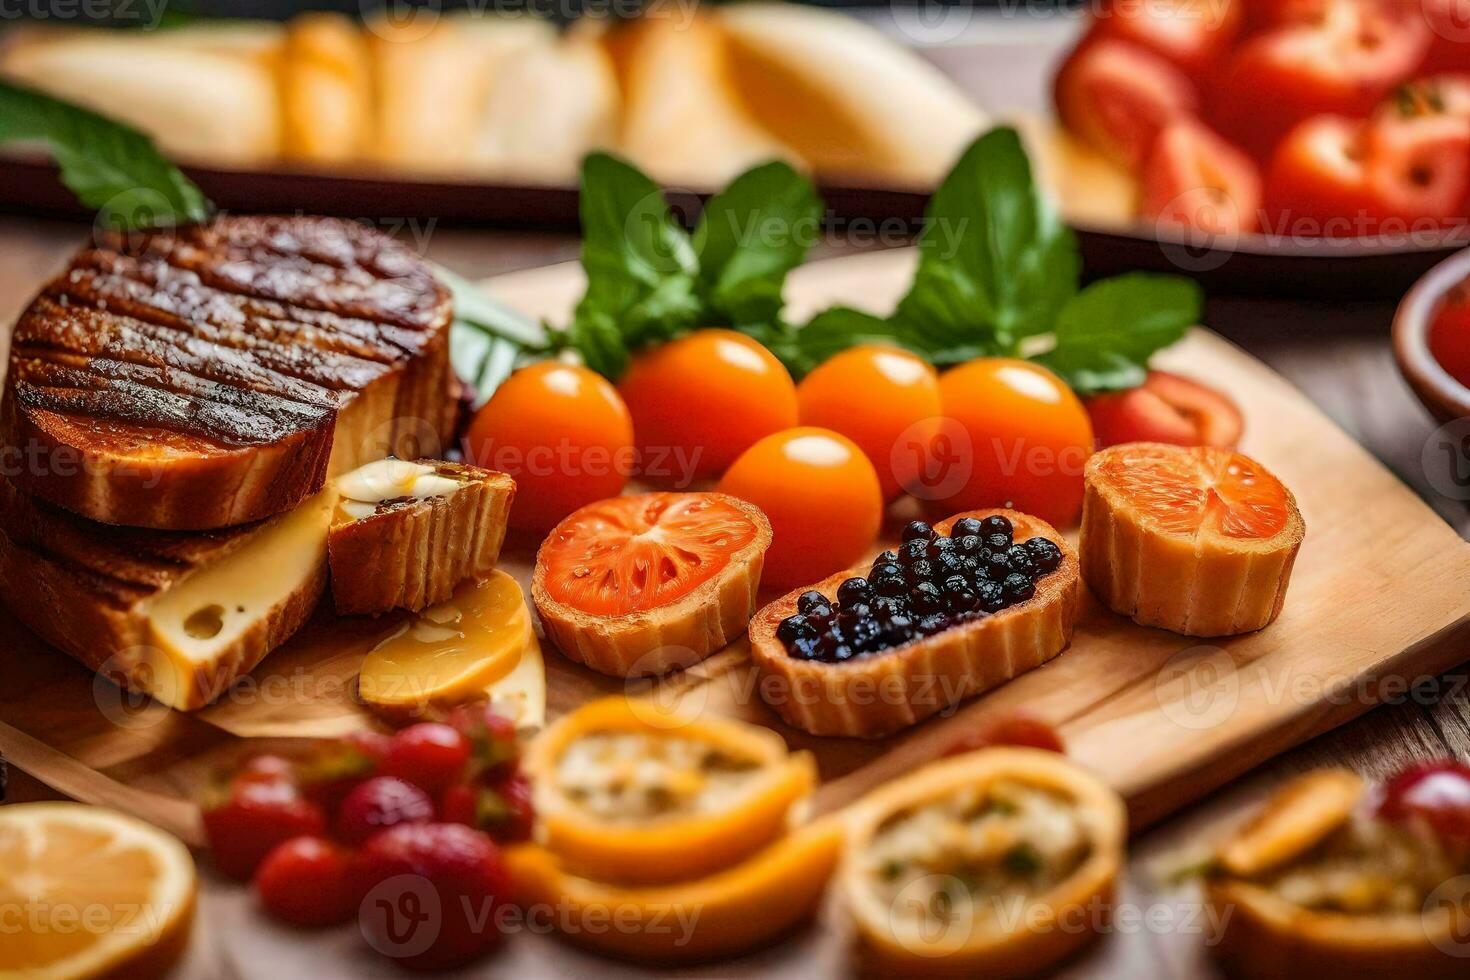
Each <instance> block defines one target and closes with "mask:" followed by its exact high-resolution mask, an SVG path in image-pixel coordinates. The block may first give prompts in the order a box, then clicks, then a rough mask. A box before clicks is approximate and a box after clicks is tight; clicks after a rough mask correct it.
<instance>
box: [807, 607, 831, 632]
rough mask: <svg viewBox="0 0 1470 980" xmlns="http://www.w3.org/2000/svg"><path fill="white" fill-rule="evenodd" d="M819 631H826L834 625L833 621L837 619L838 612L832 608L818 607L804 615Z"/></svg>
mask: <svg viewBox="0 0 1470 980" xmlns="http://www.w3.org/2000/svg"><path fill="white" fill-rule="evenodd" d="M802 615H804V616H805V617H806V618H807V622H809V623H811V624H812V625H813V626H815V627H816V628H817V629H818V630H824V629H826V628H827V627H829V626H831V625H832V620H833V619H835V618H836V617H837V610H835V609H833V608H832V607H831V606H817V607H815V608H814V609H812V611H811V612H809V613H802Z"/></svg>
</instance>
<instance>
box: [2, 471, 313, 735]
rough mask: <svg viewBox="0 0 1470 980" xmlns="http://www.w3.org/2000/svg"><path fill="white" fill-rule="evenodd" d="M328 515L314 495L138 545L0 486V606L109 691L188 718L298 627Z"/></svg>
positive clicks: (141, 535) (307, 608) (132, 532)
mask: <svg viewBox="0 0 1470 980" xmlns="http://www.w3.org/2000/svg"><path fill="white" fill-rule="evenodd" d="M334 502H335V498H334V497H333V496H332V492H331V491H330V490H328V491H323V492H322V493H321V494H319V495H318V496H316V497H313V498H311V499H310V500H309V501H307V502H306V503H304V504H302V505H301V506H300V507H299V508H297V509H296V510H295V511H292V512H291V513H290V514H285V515H282V516H281V517H278V518H274V519H272V520H269V521H265V522H262V523H258V524H253V525H249V526H247V527H240V528H234V529H230V530H225V531H215V532H209V533H186V532H177V531H172V532H169V531H147V530H140V529H134V528H119V527H109V526H106V525H101V524H95V523H92V522H90V521H86V520H83V519H82V518H79V517H77V516H76V515H74V514H70V513H68V512H66V511H64V510H62V509H60V508H58V507H55V506H52V505H50V504H47V503H45V502H44V501H38V500H35V499H34V498H31V497H29V496H27V495H26V494H24V493H23V492H21V491H20V490H18V489H17V488H16V487H15V485H14V484H13V483H11V482H10V481H9V480H4V479H0V595H3V597H4V600H5V603H6V605H7V606H8V607H9V608H10V610H11V612H12V613H13V614H14V615H15V616H16V618H17V619H19V620H20V621H21V622H23V623H24V624H25V625H26V626H28V627H29V628H30V629H31V630H32V631H33V632H35V633H37V634H38V635H39V636H40V637H41V638H42V639H44V640H46V641H47V642H48V643H50V644H51V645H53V646H55V647H57V648H59V649H61V650H63V651H65V652H66V653H68V654H70V655H71V656H73V657H75V658H76V659H77V660H79V661H81V662H82V663H83V664H85V665H86V666H88V667H90V668H91V669H93V670H95V671H97V672H98V673H100V674H102V675H103V676H105V677H107V678H108V679H109V680H112V681H113V682H115V683H117V684H118V685H119V686H121V687H124V688H126V689H128V690H130V691H134V692H137V693H140V694H146V695H149V696H151V697H153V698H155V699H157V700H159V701H161V702H162V703H164V704H167V705H169V706H171V707H174V708H178V709H179V710H182V711H193V710H195V709H198V708H202V707H204V706H205V705H207V704H209V703H210V702H211V701H213V700H215V699H216V698H218V697H219V696H220V695H221V694H222V693H223V692H224V691H225V690H226V689H227V688H228V687H229V686H230V685H231V684H233V683H234V682H235V681H236V680H237V679H239V678H240V677H242V676H244V675H245V674H246V673H248V672H249V671H250V670H251V669H252V668H254V667H255V665H256V664H257V663H259V662H260V660H261V659H262V658H263V657H264V656H265V655H266V654H267V653H269V652H270V651H271V650H273V649H275V648H276V647H278V646H280V645H281V644H282V643H284V642H285V641H286V640H287V639H289V638H290V636H291V635H292V634H293V633H295V632H296V630H297V629H299V628H300V627H301V625H302V624H303V623H305V622H306V620H307V618H308V617H309V616H310V615H311V612H312V610H313V609H314V608H315V607H316V603H317V601H318V599H320V597H321V595H322V592H323V591H324V589H325V588H326V582H327V560H326V559H327V555H326V539H327V526H328V521H329V520H330V517H331V511H332V505H333V503H334ZM211 632H212V633H213V635H212V636H210V635H208V634H210V633H211Z"/></svg>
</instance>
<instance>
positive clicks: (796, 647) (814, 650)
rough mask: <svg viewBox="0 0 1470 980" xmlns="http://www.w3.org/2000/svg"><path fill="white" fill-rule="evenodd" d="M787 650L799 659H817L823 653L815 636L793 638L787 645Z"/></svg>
mask: <svg viewBox="0 0 1470 980" xmlns="http://www.w3.org/2000/svg"><path fill="white" fill-rule="evenodd" d="M786 651H787V652H788V653H790V654H791V656H793V657H795V658H796V659H797V660H816V659H817V658H818V657H819V656H820V655H821V651H820V649H819V647H818V646H817V640H816V638H815V637H812V638H807V637H802V638H801V639H798V640H793V641H792V642H791V643H788V644H787V645H786Z"/></svg>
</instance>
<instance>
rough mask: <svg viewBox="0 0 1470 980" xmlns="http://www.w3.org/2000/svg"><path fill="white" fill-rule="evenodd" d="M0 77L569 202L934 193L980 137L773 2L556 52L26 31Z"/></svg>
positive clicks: (428, 17)
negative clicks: (763, 173)
mask: <svg viewBox="0 0 1470 980" xmlns="http://www.w3.org/2000/svg"><path fill="white" fill-rule="evenodd" d="M0 75H6V76H9V77H11V78H14V79H17V80H19V81H21V82H23V83H27V84H31V85H34V86H37V87H40V88H43V89H45V90H47V91H50V92H52V93H54V94H57V95H59V96H61V97H63V98H68V99H71V100H74V101H77V102H80V103H82V104H85V105H88V106H90V107H92V108H95V109H97V110H98V111H101V112H103V113H106V114H110V115H113V116H115V117H117V118H120V119H122V120H125V121H127V122H131V123H133V124H134V125H137V126H139V127H140V128H142V129H144V130H146V131H148V132H149V133H151V134H152V135H154V136H155V137H156V138H157V139H158V140H159V141H160V143H161V145H162V146H163V148H164V149H165V150H166V151H168V152H170V153H172V154H175V155H177V156H180V157H182V158H185V159H188V160H192V161H196V162H207V163H216V164H223V165H227V166H247V167H249V166H268V165H274V164H276V163H277V162H279V161H287V162H290V163H294V164H297V165H302V164H305V165H309V166H316V167H323V166H325V167H335V166H341V165H344V164H345V165H366V166H373V167H381V168H387V169H392V170H395V171H399V172H408V173H416V174H424V173H429V174H441V175H442V174H460V175H477V176H490V177H498V178H504V179H515V180H524V181H533V182H545V183H561V182H565V181H567V180H569V179H571V178H573V177H574V176H575V174H576V169H577V166H578V165H579V163H580V161H581V159H582V157H583V156H584V155H585V154H586V153H587V152H588V151H590V150H593V149H612V150H615V151H619V152H622V153H624V154H626V155H628V156H629V157H631V158H632V159H633V160H634V162H635V163H637V164H639V165H640V166H641V167H643V168H644V169H646V170H648V171H649V172H650V173H651V174H653V175H654V176H655V177H656V178H658V179H660V180H664V181H667V182H672V183H682V184H686V185H690V186H718V185H720V184H723V183H724V182H725V181H726V180H728V179H729V178H730V177H731V176H733V175H734V174H736V173H738V172H740V171H741V170H743V169H744V168H745V167H747V166H749V165H750V164H751V163H753V162H759V161H763V160H767V159H771V158H783V159H787V160H790V161H791V162H793V163H795V164H797V165H798V166H803V167H805V168H807V169H810V170H812V171H814V172H816V173H819V174H823V175H832V176H834V177H841V178H853V179H857V180H877V181H886V182H891V183H900V184H905V185H915V186H927V185H931V184H933V183H934V182H936V181H937V180H938V179H939V178H940V177H942V176H943V175H944V173H945V171H946V170H947V169H948V168H949V166H950V165H951V164H952V163H953V162H954V160H955V158H956V157H957V156H958V154H959V152H960V150H962V149H963V148H964V146H965V145H966V144H967V143H968V142H969V141H970V140H971V139H972V138H974V136H976V135H977V134H978V133H979V131H980V130H981V128H982V127H983V124H984V121H985V120H984V116H983V114H982V113H981V112H980V110H979V109H978V108H976V107H975V106H974V105H973V104H972V103H971V102H970V101H969V100H968V99H967V98H966V97H965V96H964V95H963V94H962V93H961V92H960V91H959V90H958V89H957V88H956V87H955V86H954V85H953V84H952V83H951V82H950V81H949V80H948V79H947V78H946V77H945V76H944V75H943V74H941V73H940V72H939V71H938V70H937V69H936V68H935V67H934V66H933V65H931V64H930V63H929V62H927V61H925V60H924V59H923V58H921V57H920V56H919V55H917V54H916V53H914V52H912V51H909V50H907V49H905V48H904V47H902V46H900V45H899V44H897V43H894V42H893V41H891V40H889V39H888V38H887V37H885V36H884V35H883V34H882V33H880V32H879V31H878V30H876V29H874V28H872V27H869V26H867V25H865V24H863V23H861V22H859V21H857V20H854V19H852V18H850V17H848V16H846V15H843V14H838V13H833V12H830V11H823V10H819V9H813V8H808V7H799V6H795V5H787V4H781V3H754V4H739V5H733V6H730V7H728V8H719V9H716V10H713V11H705V10H697V9H696V8H694V7H690V6H686V5H677V4H676V5H672V6H667V7H662V6H659V5H650V7H649V10H648V12H647V13H646V14H645V16H644V17H643V18H642V19H641V20H638V21H633V22H619V23H616V24H614V25H608V24H606V23H603V22H599V21H596V20H591V19H584V20H583V21H581V22H579V23H578V24H576V25H575V26H574V27H573V28H572V29H570V30H568V31H565V32H563V33H560V34H559V33H558V32H557V31H556V30H555V29H554V28H553V27H552V26H551V25H550V24H548V23H546V22H544V21H540V20H537V19H535V18H533V17H530V16H508V15H500V16H497V15H494V14H483V13H482V14H478V15H476V14H470V13H462V14H455V15H445V16H440V15H438V14H436V13H435V12H434V11H433V10H432V9H427V8H420V9H418V10H417V11H416V13H415V14H414V16H411V17H407V18H400V19H388V18H386V17H384V18H380V19H376V20H368V21H367V22H365V23H359V22H357V21H354V20H350V19H348V18H346V17H341V16H336V15H329V14H306V15H302V16H299V17H297V18H295V19H293V20H292V21H290V22H289V23H287V24H285V25H277V24H263V23H260V22H227V23H223V24H217V25H213V26H200V27H190V28H183V29H175V30H163V31H151V32H149V31H128V32H104V31H88V30H82V31H76V30H72V31H62V32H58V31H26V32H18V33H17V35H16V36H15V37H14V38H13V39H12V40H11V42H10V43H8V44H7V45H6V46H5V48H4V49H3V50H0Z"/></svg>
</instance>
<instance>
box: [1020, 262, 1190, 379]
mask: <svg viewBox="0 0 1470 980" xmlns="http://www.w3.org/2000/svg"><path fill="white" fill-rule="evenodd" d="M1203 308H1204V296H1203V294H1202V292H1201V291H1200V288H1199V286H1198V285H1197V284H1196V283H1195V282H1194V281H1192V280H1190V279H1183V278H1180V277H1178V276H1162V275H1153V274H1150V273H1144V272H1132V273H1127V274H1125V275H1121V276H1115V277H1113V278H1111V279H1103V280H1100V281H1098V282H1095V283H1093V284H1092V285H1090V286H1088V287H1087V288H1086V289H1084V290H1082V292H1080V293H1078V294H1077V295H1076V296H1074V297H1072V299H1071V300H1070V301H1069V302H1068V303H1067V305H1066V306H1064V307H1063V308H1062V311H1061V313H1060V314H1059V315H1058V317H1057V322H1056V330H1055V331H1054V332H1053V333H1052V335H1051V337H1050V338H1049V339H1050V343H1051V347H1050V349H1049V350H1047V351H1046V352H1045V353H1042V354H1039V355H1038V356H1037V360H1039V361H1040V362H1041V363H1042V364H1045V365H1046V366H1047V367H1049V368H1051V369H1052V370H1053V371H1055V372H1057V374H1059V375H1061V376H1062V378H1064V379H1065V380H1066V382H1067V383H1068V384H1070V385H1071V386H1072V388H1073V389H1074V390H1075V391H1076V392H1077V393H1078V394H1079V395H1088V394H1093V393H1095V392H1099V391H1111V390H1116V389H1119V388H1131V387H1134V386H1136V385H1139V384H1142V383H1143V379H1144V375H1145V373H1146V372H1147V370H1148V359H1149V356H1150V355H1152V354H1153V353H1154V352H1155V351H1157V350H1159V349H1160V348H1161V347H1167V346H1168V345H1169V344H1172V343H1174V342H1175V341H1177V340H1178V339H1179V338H1181V337H1183V336H1184V332H1185V331H1186V330H1188V329H1189V328H1190V327H1192V326H1193V325H1195V324H1196V323H1198V322H1199V320H1200V314H1201V312H1202V310H1203ZM1038 339H1040V338H1038Z"/></svg>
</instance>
